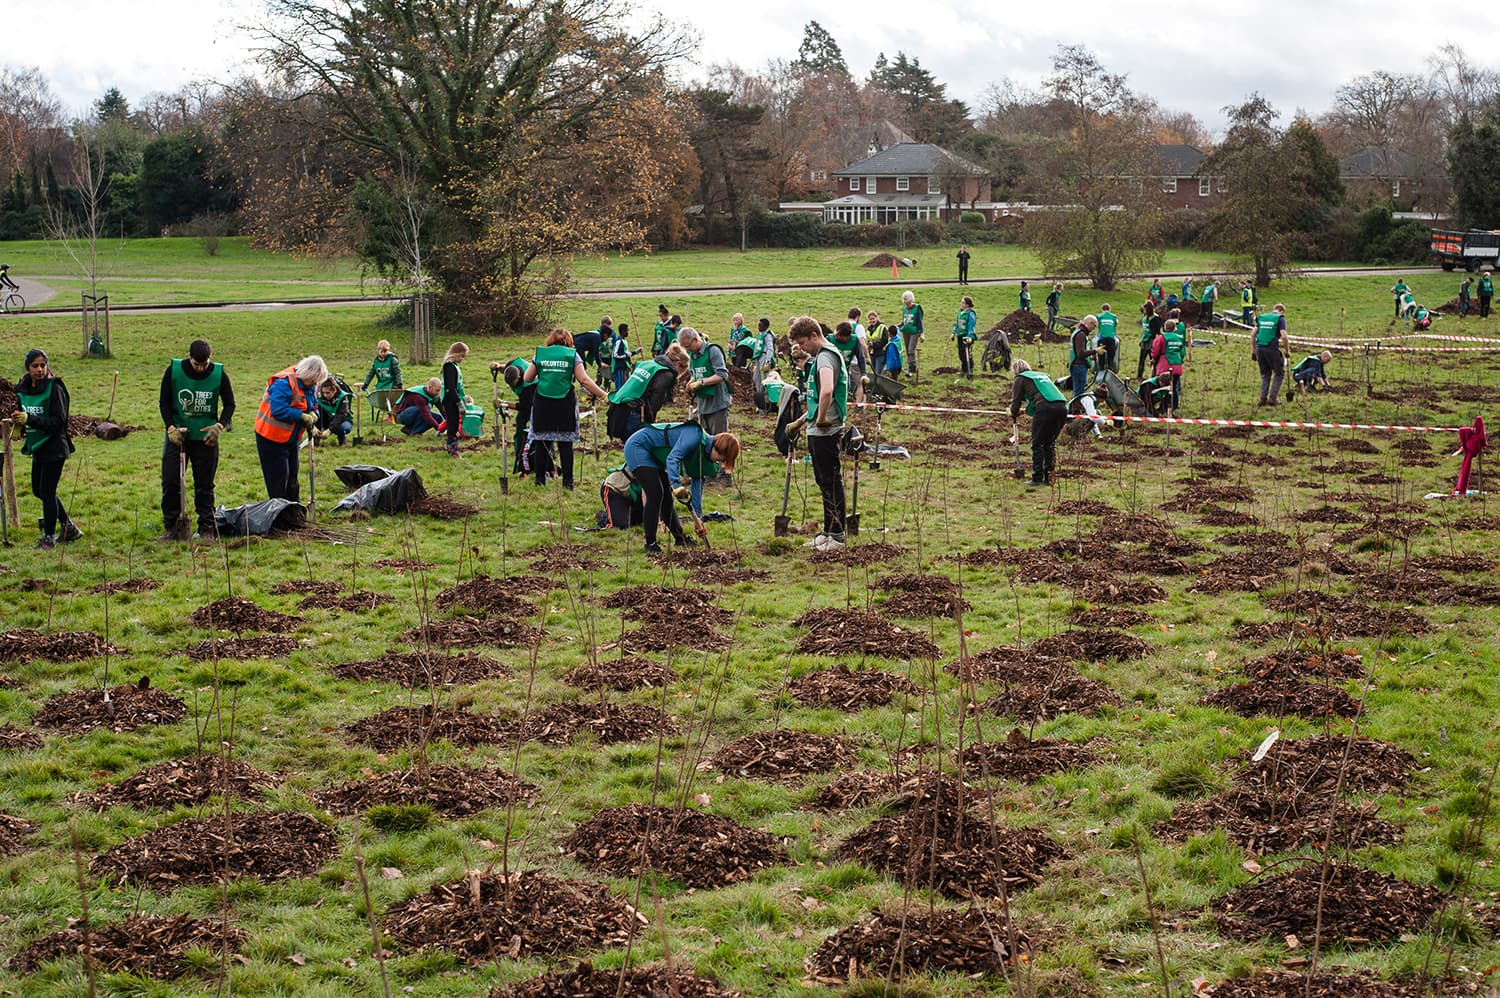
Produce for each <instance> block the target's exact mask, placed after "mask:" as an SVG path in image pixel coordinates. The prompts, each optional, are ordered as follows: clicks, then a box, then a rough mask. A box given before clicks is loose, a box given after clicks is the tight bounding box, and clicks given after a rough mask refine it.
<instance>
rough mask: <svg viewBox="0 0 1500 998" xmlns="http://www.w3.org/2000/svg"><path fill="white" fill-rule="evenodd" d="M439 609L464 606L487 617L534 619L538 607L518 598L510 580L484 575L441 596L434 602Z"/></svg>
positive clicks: (454, 587) (451, 588) (447, 590)
mask: <svg viewBox="0 0 1500 998" xmlns="http://www.w3.org/2000/svg"><path fill="white" fill-rule="evenodd" d="M433 602H434V605H436V606H437V608H438V609H439V610H451V609H454V608H455V607H462V608H463V609H466V610H473V611H475V612H478V613H482V614H484V615H486V616H495V617H535V616H536V606H535V605H534V604H532V603H531V602H529V601H527V600H524V599H522V598H521V597H519V596H517V595H516V586H515V583H514V582H513V581H512V580H510V579H492V578H490V577H489V576H487V575H481V576H478V577H477V578H473V579H470V580H469V581H467V582H460V583H459V584H458V585H456V586H449V587H448V588H447V589H444V590H443V591H442V592H440V593H438V595H437V599H436V600H434V601H433Z"/></svg>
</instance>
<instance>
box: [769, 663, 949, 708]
mask: <svg viewBox="0 0 1500 998" xmlns="http://www.w3.org/2000/svg"><path fill="white" fill-rule="evenodd" d="M787 689H788V690H789V691H790V692H791V694H792V696H793V697H795V698H796V700H797V702H798V703H800V704H803V705H805V706H808V707H836V708H838V709H839V710H843V711H854V710H865V709H868V708H870V707H884V706H886V705H887V704H889V703H890V702H891V699H892V698H893V697H894V696H895V695H896V694H897V693H901V694H905V695H906V696H919V695H920V694H921V693H922V688H921V687H920V686H918V685H917V684H916V683H914V682H912V681H911V680H909V679H907V678H905V677H904V676H895V675H892V674H891V673H889V672H880V671H879V670H876V669H850V668H849V667H848V666H847V665H836V666H834V667H833V668H832V669H824V670H822V671H821V672H810V673H808V674H806V675H804V676H798V677H797V678H796V679H793V680H792V681H791V682H790V683H788V684H787Z"/></svg>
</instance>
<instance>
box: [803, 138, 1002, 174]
mask: <svg viewBox="0 0 1500 998" xmlns="http://www.w3.org/2000/svg"><path fill="white" fill-rule="evenodd" d="M944 173H959V174H964V175H967V176H970V177H982V176H984V175H985V174H984V170H983V169H981V168H980V167H977V166H975V165H974V164H973V163H970V162H969V161H968V160H966V159H964V158H963V157H962V156H957V155H954V154H953V153H951V152H949V151H948V150H946V149H944V148H942V147H941V146H935V145H933V144H931V143H930V142H900V143H897V144H896V145H893V146H891V147H890V148H888V149H882V150H881V151H880V152H878V153H876V154H875V155H873V156H871V157H870V158H869V159H863V160H860V161H859V162H858V163H852V164H850V165H849V166H846V167H844V168H843V169H842V170H834V171H833V174H832V175H833V176H835V177H862V176H881V177H899V176H916V175H927V176H932V175H935V174H944Z"/></svg>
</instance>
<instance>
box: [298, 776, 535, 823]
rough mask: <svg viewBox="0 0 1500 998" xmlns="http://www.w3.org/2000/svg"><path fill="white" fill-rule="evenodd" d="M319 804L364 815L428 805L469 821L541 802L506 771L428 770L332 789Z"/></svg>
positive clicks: (320, 793) (319, 794)
mask: <svg viewBox="0 0 1500 998" xmlns="http://www.w3.org/2000/svg"><path fill="white" fill-rule="evenodd" d="M312 797H313V800H315V801H317V802H318V803H319V804H320V805H322V806H323V807H325V808H327V809H328V810H329V811H332V812H333V813H334V814H360V813H363V812H364V811H367V810H369V809H370V808H372V807H375V806H376V805H379V804H398V805H403V806H408V807H410V806H414V805H426V806H427V807H430V808H432V809H433V810H434V811H436V812H438V813H439V814H443V815H447V816H448V817H450V818H464V817H468V816H469V815H471V814H476V813H478V812H480V811H484V810H488V809H490V808H502V807H508V806H509V805H511V804H531V803H534V802H535V801H536V797H537V788H536V787H534V786H532V785H531V784H530V783H527V782H526V781H525V780H522V779H518V778H517V777H514V776H512V775H511V774H509V773H507V772H505V771H504V770H503V769H478V768H473V767H469V766H453V765H442V766H426V767H423V768H420V769H397V770H392V771H390V772H387V773H374V774H371V775H370V776H369V777H368V778H367V779H363V780H353V781H351V782H349V783H343V784H340V785H339V786H336V787H330V788H328V789H327V790H319V791H317V792H315V793H314V794H313V795H312Z"/></svg>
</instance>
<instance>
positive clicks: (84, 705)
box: [31, 679, 187, 735]
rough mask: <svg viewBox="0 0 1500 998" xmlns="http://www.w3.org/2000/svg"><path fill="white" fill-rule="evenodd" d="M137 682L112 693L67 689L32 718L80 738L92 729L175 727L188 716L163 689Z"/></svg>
mask: <svg viewBox="0 0 1500 998" xmlns="http://www.w3.org/2000/svg"><path fill="white" fill-rule="evenodd" d="M145 684H146V680H145V679H142V680H141V681H140V682H139V683H134V684H127V685H124V686H116V687H114V688H113V689H111V690H101V689H97V688H95V689H86V690H69V691H68V692H67V693H58V694H56V695H54V696H51V697H48V698H47V702H46V703H44V704H42V709H41V710H39V711H37V712H36V716H35V717H33V718H32V719H31V721H32V723H33V724H35V725H37V726H38V727H42V728H52V729H53V730H55V731H65V732H67V733H68V734H73V735H83V734H87V733H88V732H90V731H93V730H94V729H95V728H106V729H108V730H110V731H113V732H115V733H116V734H118V733H120V732H122V731H134V730H135V729H136V728H139V727H141V726H142V725H146V724H176V723H177V722H178V721H180V720H182V719H183V718H184V717H186V716H187V704H185V703H183V702H182V701H181V700H179V699H178V698H177V697H174V696H173V695H172V694H170V693H167V692H165V691H163V690H158V689H152V688H151V687H150V686H148V685H145Z"/></svg>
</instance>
